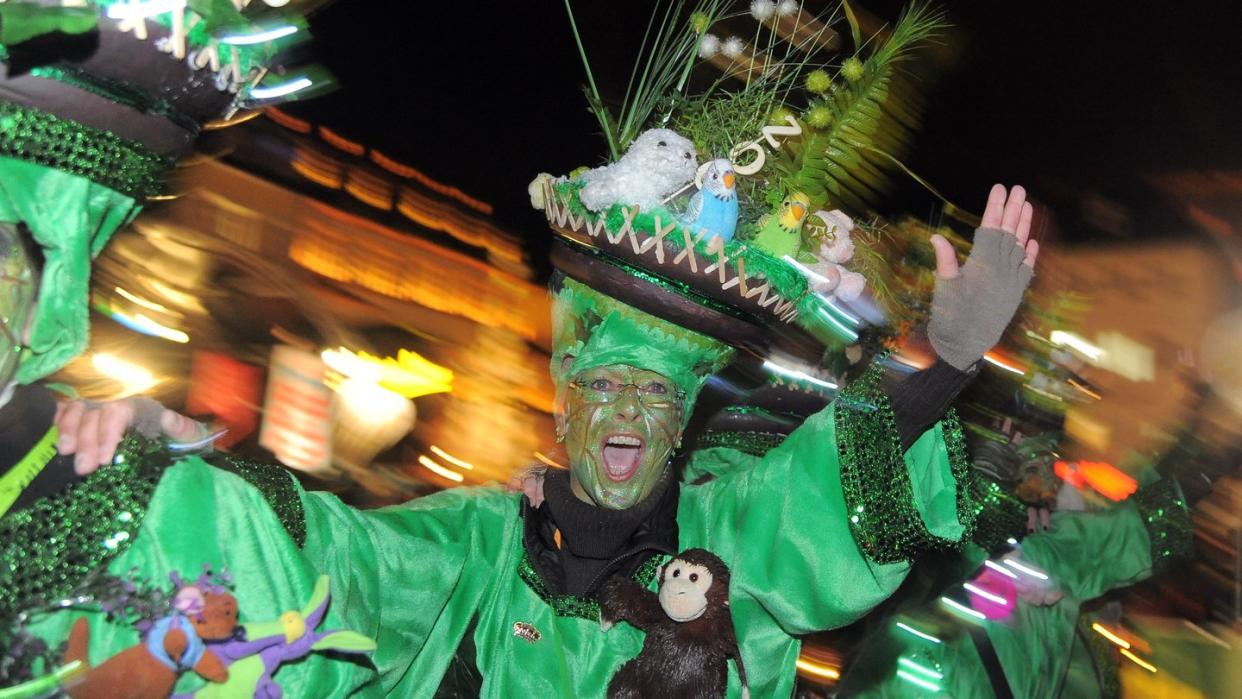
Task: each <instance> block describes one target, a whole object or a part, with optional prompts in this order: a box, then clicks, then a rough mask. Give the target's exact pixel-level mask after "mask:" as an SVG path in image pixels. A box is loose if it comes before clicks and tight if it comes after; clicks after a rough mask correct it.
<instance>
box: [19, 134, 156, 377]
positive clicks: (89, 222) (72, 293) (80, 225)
mask: <svg viewBox="0 0 1242 699" xmlns="http://www.w3.org/2000/svg"><path fill="white" fill-rule="evenodd" d="M0 128H2V127H0ZM140 208H141V206H140V205H139V204H138V202H137V201H136V200H135V199H134V198H133V197H130V196H126V195H124V194H120V193H118V192H116V191H115V190H112V189H109V188H108V187H105V186H103V185H101V184H97V183H95V182H93V181H91V180H89V179H87V178H85V177H82V176H79V175H74V174H70V173H68V172H65V171H64V170H59V169H55V168H51V167H46V166H44V165H38V164H35V163H31V162H26V161H24V160H16V159H14V158H6V157H0V221H5V222H8V223H13V224H17V223H23V224H25V225H26V228H28V229H29V230H30V233H31V234H32V235H33V236H34V239H35V242H37V243H38V244H39V246H40V247H41V248H42V250H43V256H44V264H43V276H42V278H41V280H40V282H39V296H38V305H37V306H36V308H35V314H34V319H33V323H32V325H31V333H30V342H29V343H28V345H27V347H26V348H25V349H24V350H23V352H22V358H21V365H20V366H19V367H18V370H17V380H18V382H19V383H23V384H27V383H31V382H33V381H36V380H38V379H40V378H42V377H44V376H47V375H48V374H51V373H53V372H55V371H56V370H58V369H60V368H61V367H63V366H65V365H66V364H68V363H69V361H70V360H72V359H73V358H74V357H76V356H78V355H79V354H81V353H82V352H83V351H84V350H85V349H86V344H87V339H88V337H89V333H90V321H89V317H88V316H89V311H88V299H89V295H90V272H91V260H92V259H93V258H94V257H95V256H96V255H98V254H99V251H100V250H101V249H102V248H103V246H104V243H106V242H108V238H110V237H111V236H112V234H113V233H114V232H115V231H116V230H117V229H118V228H120V227H121V226H123V225H125V224H127V223H129V221H130V220H131V219H133V217H134V216H135V215H136V214H137V213H138V211H139V209H140Z"/></svg>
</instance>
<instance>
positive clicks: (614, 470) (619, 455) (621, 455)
mask: <svg viewBox="0 0 1242 699" xmlns="http://www.w3.org/2000/svg"><path fill="white" fill-rule="evenodd" d="M645 448H646V445H644V444H643V440H642V439H641V438H639V437H635V436H633V435H628V434H614V435H609V436H608V437H605V438H604V447H603V455H604V475H606V476H608V478H609V479H610V480H613V481H628V480H629V479H630V478H631V477H633V475H634V474H635V473H636V472H637V471H638V465H639V464H640V463H642V458H643V449H645Z"/></svg>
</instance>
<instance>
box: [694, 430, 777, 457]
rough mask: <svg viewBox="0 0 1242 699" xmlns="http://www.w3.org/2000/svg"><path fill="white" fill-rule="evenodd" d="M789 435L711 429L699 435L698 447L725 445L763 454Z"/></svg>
mask: <svg viewBox="0 0 1242 699" xmlns="http://www.w3.org/2000/svg"><path fill="white" fill-rule="evenodd" d="M786 436H787V435H783V434H779V433H776V432H740V431H735V430H709V431H707V432H704V433H703V434H702V435H700V436H699V441H698V444H697V446H696V448H698V449H711V448H714V447H724V448H726V449H736V450H738V451H740V452H742V453H743V454H750V455H752V456H763V455H764V454H767V453H768V452H769V451H771V450H773V449H775V448H776V447H778V446H780V444H781V442H784V441H785V437H786Z"/></svg>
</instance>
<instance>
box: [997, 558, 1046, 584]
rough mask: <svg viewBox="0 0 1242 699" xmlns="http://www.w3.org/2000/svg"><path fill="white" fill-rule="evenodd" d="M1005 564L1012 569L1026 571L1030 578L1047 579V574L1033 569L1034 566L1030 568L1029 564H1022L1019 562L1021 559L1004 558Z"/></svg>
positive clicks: (1020, 571)
mask: <svg viewBox="0 0 1242 699" xmlns="http://www.w3.org/2000/svg"><path fill="white" fill-rule="evenodd" d="M1005 565H1007V566H1009V567H1010V568H1013V569H1014V570H1016V571H1018V572H1019V573H1026V574H1027V575H1029V576H1031V577H1032V578H1036V579H1038V580H1047V579H1048V576H1047V575H1046V574H1044V573H1041V572H1040V571H1038V570H1035V569H1034V568H1032V567H1030V566H1026V565H1022V562H1021V561H1018V560H1016V559H1013V558H1006V559H1005Z"/></svg>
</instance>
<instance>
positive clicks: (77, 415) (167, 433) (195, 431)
mask: <svg viewBox="0 0 1242 699" xmlns="http://www.w3.org/2000/svg"><path fill="white" fill-rule="evenodd" d="M56 429H57V431H58V432H59V433H60V437H59V439H58V441H57V444H56V447H57V450H58V451H60V453H62V454H77V456H75V457H74V461H73V470H74V472H76V473H77V474H78V475H79V476H86V475H89V474H91V473H94V472H95V471H96V470H97V469H98V468H99V467H100V466H104V465H106V464H110V463H112V457H113V456H114V455H115V454H116V448H117V446H118V445H119V444H120V443H121V439H122V438H124V437H125V433H126V432H127V431H129V430H130V429H133V430H134V431H136V432H138V433H139V434H141V435H142V436H144V437H147V438H148V439H158V438H160V437H167V438H168V439H171V440H174V441H178V442H187V441H193V440H196V439H200V438H202V437H203V436H204V435H206V433H207V428H206V427H205V426H204V425H202V424H201V423H198V422H195V421H194V420H191V419H190V418H188V417H185V416H184V415H180V414H178V413H176V412H173V411H172V410H168V409H167V408H165V407H164V406H162V405H160V404H159V403H158V402H156V401H154V400H152V399H150V398H142V397H136V398H126V399H124V400H118V401H113V402H110V403H94V402H92V401H84V400H72V401H67V402H64V403H61V404H59V405H58V406H57V407H56Z"/></svg>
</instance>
